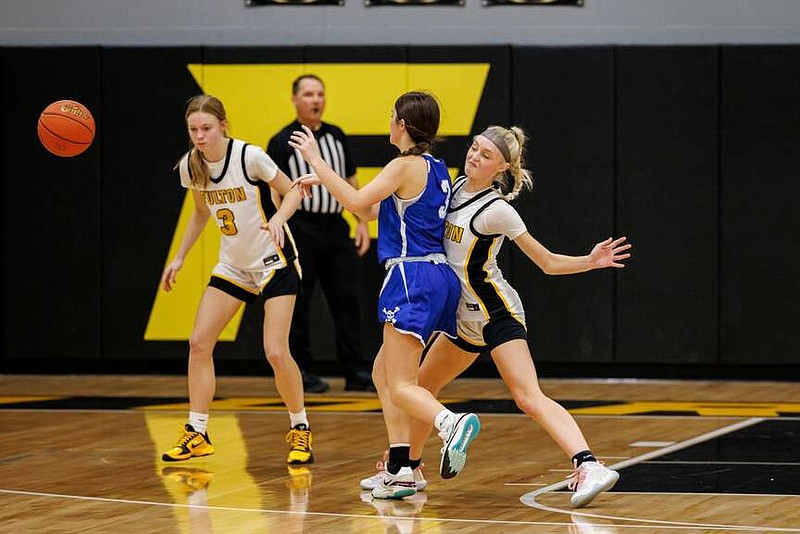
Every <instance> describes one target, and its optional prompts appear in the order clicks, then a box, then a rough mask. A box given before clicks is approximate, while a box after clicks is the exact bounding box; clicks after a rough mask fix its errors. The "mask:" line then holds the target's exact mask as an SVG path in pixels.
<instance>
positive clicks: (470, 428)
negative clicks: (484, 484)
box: [439, 413, 481, 478]
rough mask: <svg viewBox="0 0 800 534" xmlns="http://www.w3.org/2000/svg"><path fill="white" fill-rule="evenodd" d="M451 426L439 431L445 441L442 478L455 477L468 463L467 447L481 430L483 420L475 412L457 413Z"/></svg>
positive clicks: (440, 469) (441, 464)
mask: <svg viewBox="0 0 800 534" xmlns="http://www.w3.org/2000/svg"><path fill="white" fill-rule="evenodd" d="M452 419H454V420H453V422H452V424H451V425H449V428H445V429H444V430H442V431H441V432H439V437H440V438H442V441H443V442H444V447H442V460H441V462H440V464H439V474H440V475H442V478H453V477H454V476H456V475H457V474H459V473H460V472H461V471H462V470H463V469H464V465H465V464H466V463H467V447H468V446H469V444H470V442H471V441H472V440H473V439H475V437H476V436H477V435H478V434H479V433H480V431H481V421H480V419H478V416H477V415H475V414H474V413H457V414H455V416H454V417H453V418H452Z"/></svg>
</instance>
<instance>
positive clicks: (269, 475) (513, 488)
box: [0, 375, 800, 534]
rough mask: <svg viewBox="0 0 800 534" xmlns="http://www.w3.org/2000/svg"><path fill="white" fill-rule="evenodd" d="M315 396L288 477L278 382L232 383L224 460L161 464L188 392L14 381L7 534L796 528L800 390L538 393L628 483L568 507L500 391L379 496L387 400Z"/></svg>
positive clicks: (4, 510) (601, 385)
mask: <svg viewBox="0 0 800 534" xmlns="http://www.w3.org/2000/svg"><path fill="white" fill-rule="evenodd" d="M332 383H333V387H332V388H331V391H329V392H328V393H326V394H322V395H309V396H308V397H307V408H308V410H309V416H310V421H311V425H312V430H313V431H314V450H315V454H316V458H317V461H316V462H315V463H314V464H312V465H310V466H309V467H307V468H306V467H301V468H296V469H290V468H288V467H287V465H286V464H285V463H284V462H285V457H286V452H287V444H286V443H285V441H284V436H285V434H286V431H287V430H288V416H287V414H286V412H285V409H284V408H283V406H282V404H281V402H280V399H279V398H278V396H277V393H276V390H275V389H274V384H273V382H272V379H270V378H233V377H220V378H219V380H218V387H217V400H215V402H214V405H213V406H212V414H211V420H210V424H209V434H210V437H211V439H212V441H213V443H214V446H215V447H216V449H217V453H216V454H215V455H213V456H209V457H205V458H195V459H191V460H188V461H185V462H178V463H165V462H162V461H161V459H160V453H161V451H162V450H164V449H166V448H168V447H169V446H171V445H172V444H173V443H174V441H175V440H176V439H177V437H178V430H179V428H180V426H181V425H182V424H183V422H184V421H185V417H186V412H187V410H188V405H187V403H186V386H185V377H166V376H86V375H84V376H31V375H0V532H7V533H15V534H17V533H41V532H47V533H72V532H80V533H106V532H109V533H111V532H113V533H127V532H130V533H134V532H135V533H137V534H139V533H162V532H163V533H191V534H208V533H248V532H257V533H277V534H296V533H301V532H310V533H314V532H325V533H335V534H338V533H393V534H395V533H396V534H410V533H442V534H445V533H447V534H451V533H452V534H455V533H458V534H468V533H478V532H480V533H483V532H487V533H512V534H515V533H523V532H526V533H527V532H532V533H573V534H591V533H594V534H612V533H620V534H623V533H650V532H652V533H665V534H673V533H674V534H679V533H680V534H685V533H733V532H751V533H762V532H764V533H766V532H798V533H800V455H798V451H799V450H800V384H798V383H796V382H722V381H719V382H717V381H713V382H712V381H648V380H585V381H581V380H543V381H542V387H543V389H544V391H545V392H546V393H547V394H548V395H550V396H551V397H553V398H554V399H555V400H557V401H559V402H560V403H562V404H563V405H564V406H565V407H566V408H568V409H569V410H570V412H571V413H572V414H574V415H575V417H576V419H577V420H578V424H579V425H580V426H581V428H582V429H583V431H584V433H585V434H586V436H587V439H588V441H589V443H590V445H591V446H592V449H593V451H594V452H595V454H596V455H598V456H599V457H600V459H601V460H603V461H604V462H605V463H606V464H607V465H609V466H611V467H614V468H616V469H618V470H619V471H620V475H621V476H620V481H619V483H618V484H617V485H616V487H615V488H614V489H613V490H612V491H611V492H608V493H606V494H603V495H601V496H600V497H598V498H597V499H596V500H595V501H594V502H593V503H592V504H591V505H590V506H589V507H587V508H582V509H578V510H575V509H572V508H571V507H570V505H569V493H568V492H567V490H566V480H565V477H566V476H568V475H569V474H570V472H571V468H570V465H569V461H568V459H566V458H565V457H564V456H563V455H562V453H561V452H560V450H559V449H558V448H557V447H556V446H555V444H554V443H553V442H552V441H551V440H550V439H549V437H548V436H547V435H546V434H545V432H544V431H543V430H542V429H541V428H539V427H538V426H537V425H536V424H535V423H533V422H532V421H531V420H529V419H528V418H526V417H525V416H524V415H522V414H521V413H520V412H519V410H518V409H517V408H516V407H515V406H514V403H513V401H512V400H510V396H509V394H508V391H507V390H506V389H505V386H504V385H503V384H502V382H500V381H499V380H495V379H460V380H458V381H456V382H455V383H454V384H452V385H451V386H449V387H448V388H447V389H446V390H445V391H444V392H443V394H442V399H443V401H444V402H445V404H447V405H448V406H449V407H451V409H453V410H454V411H474V412H477V413H479V414H480V417H481V421H482V425H483V429H482V432H481V435H480V436H479V437H478V438H477V439H476V440H475V441H474V442H473V443H472V445H471V446H470V454H469V461H468V462H467V467H466V469H465V470H464V472H462V473H461V474H460V475H459V476H458V477H456V478H454V479H451V480H442V479H441V478H439V476H438V473H437V468H438V461H439V447H440V442H439V441H438V438H436V437H435V436H433V437H431V439H430V440H429V442H428V446H427V450H426V453H425V455H424V457H423V461H424V462H426V463H427V467H426V469H424V472H425V474H426V477H427V479H428V483H429V485H428V488H427V490H426V491H423V492H420V493H418V494H417V495H415V496H414V497H411V498H407V499H405V500H402V501H373V500H372V498H371V497H370V495H369V493H366V492H362V491H361V490H360V488H359V484H358V483H359V480H360V479H361V478H363V477H365V476H369V475H371V474H373V473H374V464H375V462H376V461H377V460H378V459H380V457H381V454H382V452H383V450H384V449H385V447H386V443H385V441H386V438H385V433H384V430H383V421H382V418H381V414H380V405H379V403H378V400H377V398H376V397H375V396H374V395H371V394H367V393H363V394H353V393H349V392H348V393H345V392H344V391H343V389H342V382H341V380H338V379H332Z"/></svg>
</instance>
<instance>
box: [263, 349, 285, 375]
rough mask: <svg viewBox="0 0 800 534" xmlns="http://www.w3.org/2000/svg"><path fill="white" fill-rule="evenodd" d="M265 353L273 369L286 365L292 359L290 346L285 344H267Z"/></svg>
mask: <svg viewBox="0 0 800 534" xmlns="http://www.w3.org/2000/svg"><path fill="white" fill-rule="evenodd" d="M264 353H265V354H266V355H267V362H269V364H270V365H271V366H272V368H273V369H276V368H283V367H286V365H287V364H288V362H289V360H290V359H291V356H290V355H289V347H287V346H284V345H270V344H267V345H266V346H265V347H264Z"/></svg>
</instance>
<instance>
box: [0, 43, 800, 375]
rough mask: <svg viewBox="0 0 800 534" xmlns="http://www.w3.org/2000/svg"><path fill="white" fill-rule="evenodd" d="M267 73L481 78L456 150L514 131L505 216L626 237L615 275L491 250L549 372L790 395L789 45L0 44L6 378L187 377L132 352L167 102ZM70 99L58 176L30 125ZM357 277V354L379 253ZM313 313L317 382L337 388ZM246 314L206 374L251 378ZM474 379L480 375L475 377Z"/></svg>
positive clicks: (151, 277)
mask: <svg viewBox="0 0 800 534" xmlns="http://www.w3.org/2000/svg"><path fill="white" fill-rule="evenodd" d="M279 57H282V58H284V61H289V60H291V61H314V62H344V61H347V62H360V61H364V62H371V61H375V60H376V59H375V58H376V57H379V58H380V61H408V62H443V61H446V62H459V61H465V62H476V61H481V62H490V63H491V65H492V66H491V70H490V75H489V80H488V82H487V87H486V88H485V90H484V94H483V98H482V100H481V104H480V108H479V110H478V114H477V116H476V118H475V123H474V132H473V133H477V132H479V131H480V130H482V129H483V128H484V127H485V126H486V125H488V124H494V123H499V124H518V125H520V126H522V127H523V128H525V129H526V130H527V131H528V133H529V134H530V136H531V138H532V141H531V143H530V148H531V151H530V154H529V158H528V165H529V167H530V168H531V169H532V170H533V172H534V179H535V185H534V190H533V192H532V193H526V194H524V195H523V196H521V197H520V199H519V200H518V201H517V202H516V206H517V208H518V209H519V210H520V212H521V213H522V214H523V217H524V218H525V220H526V222H527V224H528V228H529V230H530V231H531V233H532V234H533V235H534V236H535V237H536V238H537V239H539V240H540V241H541V242H542V243H544V244H545V245H546V246H547V247H549V248H550V249H551V250H553V251H557V252H564V253H569V254H584V253H587V252H588V251H589V249H590V247H591V246H592V245H593V244H594V243H595V242H596V241H598V240H600V239H603V238H605V237H608V236H610V235H626V236H628V237H629V239H630V240H631V242H632V243H633V244H634V249H633V252H634V257H633V258H632V259H631V260H630V261H629V265H628V267H627V268H626V269H624V270H622V271H616V272H611V271H603V272H592V273H586V274H582V275H577V276H570V277H547V276H545V275H543V274H542V273H541V272H540V271H539V270H538V269H537V268H536V266H535V265H533V264H532V263H531V262H529V261H528V260H527V259H526V258H523V257H522V256H521V255H520V254H518V253H517V252H515V251H514V250H513V248H514V247H513V245H506V253H505V256H504V257H503V259H502V262H503V265H504V267H505V273H506V275H507V277H508V278H509V280H510V281H511V282H512V284H514V286H515V287H516V288H517V289H518V290H519V291H520V294H521V296H522V298H523V301H524V303H525V306H526V310H527V313H528V322H529V330H530V343H531V347H532V350H533V354H534V357H535V359H536V361H537V363H538V365H539V370H540V372H541V373H542V374H543V375H548V376H606V377H608V376H638V377H647V376H651V377H684V378H685V377H739V378H772V379H790V378H797V375H798V370H799V369H800V366H798V364H797V361H798V358H797V347H798V341H799V339H798V338H799V337H800V334H798V329H797V327H796V326H795V321H796V317H797V316H798V313H800V306H798V302H800V289H798V287H797V285H796V284H795V283H794V282H795V280H794V278H795V273H796V272H797V267H796V264H797V261H798V259H800V250H798V249H799V248H800V246H799V245H798V242H797V239H796V237H795V235H794V230H795V228H797V217H796V215H795V206H794V205H795V202H796V200H795V199H796V197H797V196H798V193H800V185H798V171H797V164H796V160H797V157H796V155H795V154H796V153H795V150H796V147H797V146H798V144H800V107H798V105H797V95H798V94H800V46H791V45H786V46H777V45H776V46H743V45H741V46H733V45H731V46H660V47H655V46H654V47H648V46H596V47H523V46H520V47H508V46H490V47H380V48H372V49H370V48H363V47H358V48H356V47H334V48H331V47H325V48H317V47H305V48H300V47H298V48H281V49H275V48H252V47H251V48H232V47H227V48H213V47H183V48H147V47H130V48H120V47H65V48H52V47H38V48H32V47H31V48H26V47H3V48H0V68H1V69H2V73H1V74H0V86H1V90H2V102H3V103H4V109H3V121H2V134H1V135H2V137H0V139H1V142H0V173H1V174H2V212H3V216H2V232H3V245H4V246H3V266H2V269H3V277H2V293H3V312H4V320H3V331H2V355H0V373H4V372H57V373H66V372H92V371H97V372H174V373H183V372H185V366H186V355H187V351H188V348H187V343H186V342H146V341H144V339H143V333H144V329H145V325H146V323H147V318H148V315H149V312H150V308H151V305H152V299H153V291H154V289H155V286H156V283H157V280H158V278H159V277H160V274H161V270H162V268H163V266H164V261H165V258H166V254H167V251H168V248H169V244H170V240H171V238H172V233H173V229H174V224H175V222H176V221H177V219H178V214H179V212H180V206H181V201H182V199H183V196H184V190H183V189H182V188H181V187H180V185H179V183H178V180H177V178H176V176H175V175H174V173H173V171H172V170H171V169H172V165H173V164H174V162H175V161H176V160H177V158H178V157H179V156H180V155H181V153H182V151H183V150H184V149H185V148H186V147H187V146H188V145H187V137H186V133H185V126H184V120H183V106H184V102H185V101H186V98H188V97H189V96H191V95H193V94H196V93H198V92H200V89H199V87H197V85H196V84H195V82H194V80H193V79H192V78H191V76H190V74H189V72H188V71H187V70H186V68H185V65H186V64H187V63H202V62H212V61H213V62H231V63H247V62H266V61H280V60H279V59H278V58H279ZM286 58H289V59H286ZM76 66H80V68H79V69H76ZM66 95H69V96H66ZM66 97H68V98H73V99H76V100H79V101H81V102H83V103H84V104H86V105H87V106H88V107H89V108H90V109H91V110H92V112H93V114H94V116H95V119H96V121H97V125H98V128H97V130H98V136H97V138H96V140H95V142H94V144H93V146H92V147H91V148H90V149H89V150H88V151H87V152H86V153H84V154H83V155H81V156H79V157H77V158H73V159H70V160H64V159H60V158H57V157H55V156H51V155H49V154H48V153H47V152H45V151H44V150H43V149H42V148H41V146H40V145H39V142H38V139H37V137H36V118H37V117H38V114H39V112H40V111H41V110H42V109H43V108H44V107H45V106H46V105H47V104H48V103H50V102H52V101H53V100H57V99H59V98H66ZM266 135H267V132H265V138H266ZM466 142H467V138H450V139H448V140H447V141H446V142H445V143H444V144H443V145H442V147H441V150H440V152H439V154H440V155H442V156H443V157H444V158H445V159H446V160H447V161H448V162H449V163H450V164H451V165H461V164H462V163H463V156H464V150H465V147H466ZM353 145H354V147H355V149H356V152H357V153H356V156H357V158H358V161H359V164H361V165H376V166H377V165H382V164H384V163H385V162H386V158H388V157H389V155H390V154H391V152H387V150H386V147H387V145H388V143H387V142H386V139H383V138H354V139H353ZM363 265H364V269H363V270H364V272H363V273H362V276H361V278H360V280H361V282H360V283H361V284H362V298H363V301H364V322H365V325H366V326H367V328H366V329H365V333H364V346H365V348H366V349H368V350H369V351H370V353H372V354H374V352H375V351H376V350H377V347H378V345H379V344H380V338H379V335H380V330H379V327H378V325H377V324H376V322H375V312H374V308H375V301H376V295H377V291H378V288H379V284H380V280H381V277H382V272H381V270H380V268H379V266H378V265H377V263H376V261H375V256H374V250H373V251H371V257H370V258H368V259H367V261H365V262H364V263H363ZM316 298H317V300H318V302H317V304H318V308H320V311H318V312H317V314H316V316H315V317H314V318H313V322H314V325H315V326H316V329H317V331H316V332H315V336H314V339H315V341H314V343H315V350H316V352H317V357H318V359H319V360H320V364H319V369H318V370H319V371H320V372H322V373H323V374H329V375H336V374H338V371H337V369H336V362H335V358H334V357H333V354H332V340H333V337H332V332H331V328H332V323H331V322H330V321H329V320H328V319H327V310H325V309H324V302H322V301H321V298H322V297H321V296H320V295H319V292H318V294H317V296H316ZM194 312H195V310H186V313H189V314H194ZM258 315H259V314H258V310H248V312H247V313H246V316H245V321H244V322H243V324H242V327H241V329H240V332H239V339H238V340H237V341H236V342H233V343H225V342H223V343H220V345H219V348H218V350H217V362H218V370H219V371H220V372H222V373H229V374H250V373H254V374H265V373H268V372H269V371H268V369H269V367H268V365H267V364H266V363H265V362H264V360H263V354H262V352H261V342H260V317H259V316H258ZM471 373H472V374H473V375H485V376H495V371H494V370H493V368H492V366H491V363H490V362H488V361H486V360H483V361H481V362H480V364H479V365H477V366H476V367H475V368H474V369H473V370H472V371H471Z"/></svg>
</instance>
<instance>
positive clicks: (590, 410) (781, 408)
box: [569, 401, 800, 417]
mask: <svg viewBox="0 0 800 534" xmlns="http://www.w3.org/2000/svg"><path fill="white" fill-rule="evenodd" d="M569 412H570V413H572V414H574V415H647V414H655V415H658V413H659V412H660V413H663V412H670V413H676V412H686V414H687V415H695V414H696V415H700V416H706V417H779V416H780V415H781V414H782V413H783V414H798V415H800V403H773V402H659V401H640V402H626V403H624V404H613V405H606V406H592V407H587V408H574V409H571V410H569Z"/></svg>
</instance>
